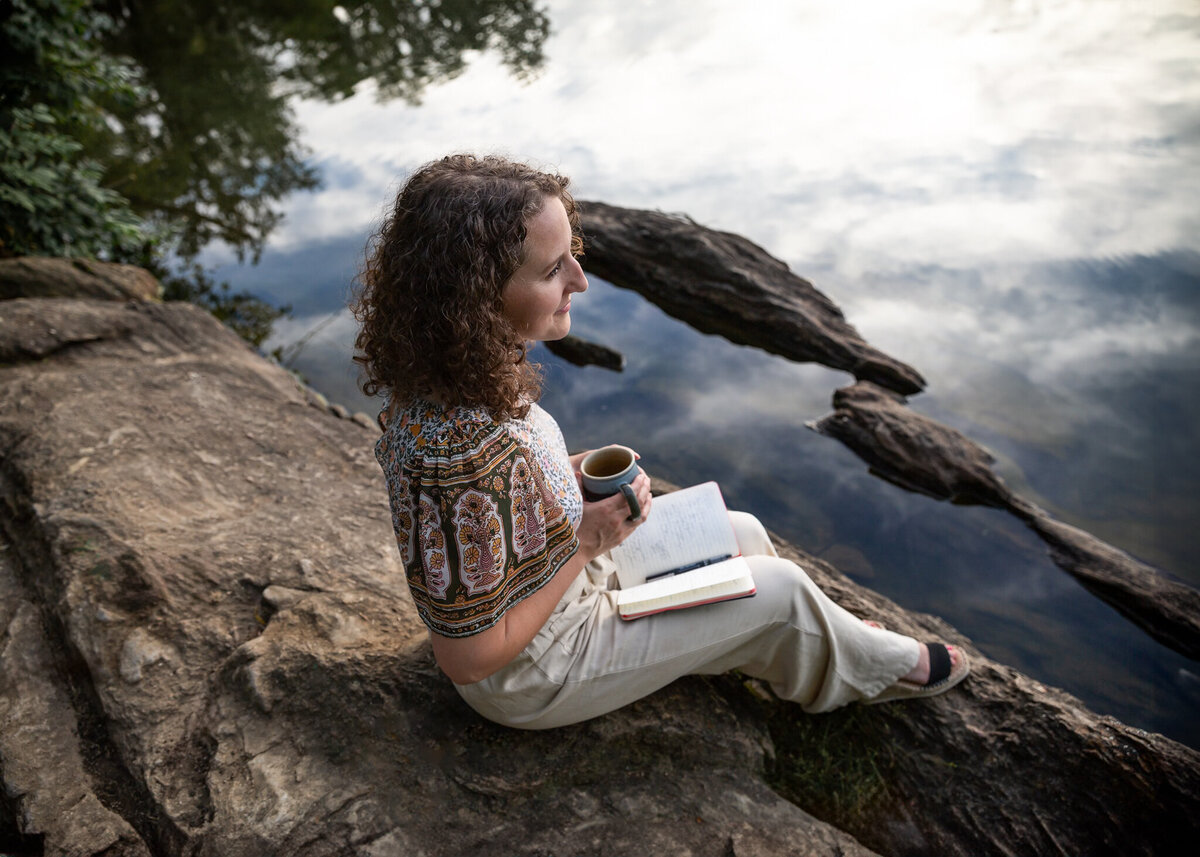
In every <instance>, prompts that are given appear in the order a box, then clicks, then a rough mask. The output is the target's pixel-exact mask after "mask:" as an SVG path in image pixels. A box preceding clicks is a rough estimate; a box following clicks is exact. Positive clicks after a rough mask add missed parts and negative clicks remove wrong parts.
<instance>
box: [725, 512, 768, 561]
mask: <svg viewBox="0 0 1200 857" xmlns="http://www.w3.org/2000/svg"><path fill="white" fill-rule="evenodd" d="M729 522H730V523H731V524H733V534H734V536H735V537H736V538H737V543H738V550H740V551H741V552H742V556H776V555H777V554H776V553H775V545H773V544H771V537H770V536H768V535H767V530H766V528H765V527H763V525H762V522H761V521H759V520H758V518H756V517H754V516H753V515H751V514H750V513H749V512H737V511H730V513H729Z"/></svg>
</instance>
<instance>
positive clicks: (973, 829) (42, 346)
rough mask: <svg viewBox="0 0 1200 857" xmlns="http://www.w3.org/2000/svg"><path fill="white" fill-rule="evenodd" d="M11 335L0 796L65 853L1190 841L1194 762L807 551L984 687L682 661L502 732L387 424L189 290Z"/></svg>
mask: <svg viewBox="0 0 1200 857" xmlns="http://www.w3.org/2000/svg"><path fill="white" fill-rule="evenodd" d="M51 329H53V330H54V331H55V332H54V333H53V334H51V333H48V331H49V330H51ZM0 353H2V354H3V355H4V357H3V358H2V360H0V456H2V458H0V491H2V492H3V499H4V502H3V503H0V526H2V531H3V533H4V536H5V538H6V539H7V540H8V544H7V545H6V546H5V547H6V548H7V549H6V550H5V551H4V552H3V557H4V560H5V561H3V562H0V580H2V582H0V587H2V588H0V594H2V595H3V596H4V597H3V601H2V604H3V607H2V608H0V619H2V620H3V625H2V626H0V640H2V643H0V645H2V646H3V648H2V650H0V651H2V654H0V665H2V671H0V681H2V682H3V683H2V684H0V718H3V720H2V723H3V725H4V732H3V735H4V739H3V740H2V741H0V772H2V775H3V777H4V786H5V788H4V791H3V794H4V795H5V796H4V797H3V798H0V801H3V803H4V809H5V812H3V813H0V819H3V818H6V817H7V818H13V819H15V820H16V823H17V825H18V826H19V827H20V829H21V832H23V833H26V834H43V835H44V836H45V838H46V842H47V843H51V842H71V843H72V845H71V847H73V848H76V850H75V851H64V852H62V853H78V854H101V853H105V854H113V853H120V854H144V853H151V854H154V855H163V857H171V855H182V854H187V855H197V856H198V857H199V856H200V855H211V857H218V855H219V857H241V855H247V857H248V855H254V857H261V855H270V854H279V855H309V857H317V855H350V854H354V855H392V854H406V855H407V854H411V855H421V854H429V855H436V854H483V853H493V854H558V855H577V854H605V855H621V854H638V855H641V854H645V853H670V854H684V853H687V854H694V855H728V854H734V855H752V854H753V855H774V854H780V855H782V854H801V855H804V854H812V855H817V854H821V855H825V854H830V855H832V854H851V855H853V854H868V853H872V851H873V852H877V853H886V854H930V853H942V854H982V853H1004V854H1031V853H1038V854H1081V853H1086V854H1110V853H1111V854H1146V855H1150V854H1168V853H1173V851H1174V850H1175V849H1176V848H1177V845H1178V843H1181V842H1187V841H1189V840H1191V839H1194V838H1195V836H1196V835H1197V833H1200V820H1198V819H1197V816H1196V813H1195V811H1194V810H1195V807H1196V805H1197V798H1198V796H1200V754H1198V753H1196V752H1195V751H1192V750H1190V749H1188V748H1186V747H1183V746H1181V745H1179V744H1176V743H1174V742H1172V741H1170V740H1168V739H1166V738H1164V737H1162V736H1159V735H1152V734H1146V733H1144V732H1141V731H1139V730H1136V729H1131V728H1129V727H1126V726H1124V725H1122V724H1120V723H1118V722H1116V721H1114V720H1112V719H1109V718H1104V717H1098V716H1096V715H1095V714H1093V713H1091V712H1089V711H1088V710H1087V709H1085V708H1084V707H1083V706H1082V704H1081V703H1079V702H1078V701H1077V700H1075V699H1073V698H1072V697H1070V696H1068V695H1066V694H1064V693H1062V692H1060V691H1056V690H1053V689H1050V688H1046V687H1043V686H1041V685H1039V684H1037V683H1036V682H1033V681H1031V680H1029V679H1028V678H1025V677H1023V676H1021V675H1019V674H1017V673H1015V672H1014V671H1013V670H1011V669H1008V668H1007V667H1004V666H1001V665H999V664H995V663H992V662H989V661H988V660H987V659H985V658H984V657H983V656H982V655H980V654H979V653H978V652H976V651H975V650H973V649H971V648H970V644H969V641H966V640H964V639H962V638H961V636H959V635H957V634H956V633H955V632H954V631H953V629H950V628H948V627H947V626H945V625H944V624H943V623H941V622H939V621H938V620H936V619H933V618H931V617H926V616H918V615H913V614H910V613H907V612H906V611H904V610H902V609H900V608H899V607H897V606H896V605H895V604H892V603H891V602H889V601H887V600H886V599H884V598H882V597H881V596H878V595H875V594H874V593H871V592H869V591H867V590H865V589H862V588H861V587H858V586H856V585H855V584H853V583H851V582H850V581H848V580H847V579H846V578H844V577H842V576H841V575H839V574H838V573H837V572H836V570H834V569H833V568H832V567H830V566H828V565H826V564H825V563H822V562H820V561H819V560H815V559H813V558H811V557H807V556H805V555H803V554H800V553H799V552H798V551H795V550H794V549H790V548H788V549H786V550H788V551H789V552H790V553H791V555H792V556H794V557H795V558H797V559H798V560H800V561H801V562H802V563H803V564H804V565H805V567H806V568H808V569H809V570H810V573H811V574H812V575H813V577H814V578H815V579H816V580H817V581H818V582H819V583H820V584H821V585H822V586H823V587H824V588H825V589H826V591H828V592H829V593H830V594H831V595H832V596H833V597H834V598H835V599H837V600H838V601H839V602H841V603H842V604H843V605H845V606H847V607H848V608H849V609H851V610H854V611H856V612H858V613H860V615H864V616H869V617H871V618H875V619H878V620H880V621H882V622H883V623H885V624H886V625H888V626H889V627H892V628H894V629H897V630H901V631H906V632H911V633H917V634H920V636H922V637H928V636H931V635H936V636H938V637H941V638H945V639H950V640H953V641H955V642H958V643H960V644H962V645H964V646H966V647H967V648H968V650H970V651H971V652H972V654H973V658H974V662H975V664H976V668H975V672H974V675H973V676H972V678H971V679H969V680H968V681H967V682H966V683H965V684H964V685H963V686H962V687H961V688H960V689H958V690H956V691H955V692H954V693H953V694H949V695H947V696H944V697H940V698H938V699H936V700H932V701H926V702H919V703H897V704H892V705H885V706H873V707H869V708H867V707H854V708H851V709H848V710H845V711H840V712H835V713H833V714H829V715H821V716H818V717H805V716H801V715H799V714H798V712H797V709H796V707H795V706H792V705H789V704H786V703H780V702H778V701H776V700H774V699H772V698H770V695H769V694H768V693H765V692H763V690H762V689H761V688H760V687H757V686H756V684H755V683H754V682H743V681H741V680H739V679H738V678H737V677H736V676H726V677H718V678H711V679H709V678H699V677H696V678H690V679H687V680H683V681H679V682H676V683H675V684H674V685H672V686H671V687H669V688H667V689H666V690H664V691H662V692H660V693H657V694H655V695H653V696H652V697H650V698H648V699H646V700H643V701H641V702H639V703H637V704H635V705H633V706H629V707H628V708H626V709H623V710H621V711H618V712H616V713H614V714H612V715H609V716H606V717H602V718H598V719H596V720H594V721H592V722H590V723H586V724H581V725H579V726H575V727H569V728H564V729H557V730H552V731H549V732H544V733H528V732H520V731H515V730H507V729H503V728H501V727H497V726H494V725H492V724H490V723H487V722H485V721H483V720H481V719H480V718H479V717H477V716H476V715H474V714H473V713H472V712H471V711H470V710H469V709H467V708H466V706H465V705H464V704H463V703H462V702H461V701H460V700H459V698H458V697H457V695H456V694H455V692H454V690H453V688H452V686H451V685H450V684H449V683H448V681H446V680H445V679H444V678H443V677H442V676H441V675H440V673H439V672H438V671H437V670H436V667H435V666H434V664H433V661H432V657H431V655H430V651H429V647H428V643H427V641H426V637H425V633H424V630H423V627H422V626H421V624H420V622H419V620H418V619H417V617H416V613H415V610H414V609H413V607H412V605H411V602H410V601H409V598H408V595H407V592H406V588H405V584H404V578H403V574H402V572H401V569H400V567H399V561H398V556H397V551H396V548H395V546H394V541H393V537H392V533H391V525H390V516H389V512H388V507H387V501H386V496H385V492H384V488H383V483H382V478H381V476H380V474H379V472H378V468H377V465H376V463H375V461H374V459H373V456H372V454H371V445H372V443H373V441H374V438H375V436H377V432H375V431H372V430H370V429H368V428H366V427H364V426H363V425H361V424H359V423H358V422H355V421H354V420H347V419H339V418H337V417H336V416H335V415H333V414H332V413H331V412H330V410H329V409H328V408H327V407H313V405H314V404H316V402H315V401H314V399H313V397H312V396H311V395H310V394H309V393H308V392H307V391H305V390H304V389H302V388H301V387H300V386H299V385H298V384H297V382H296V381H295V379H294V378H293V377H292V376H290V375H288V374H287V373H286V372H284V371H283V370H281V369H280V368H279V367H277V366H274V365H273V364H270V363H268V362H267V361H264V360H262V359H260V358H259V357H257V356H256V355H255V354H254V353H253V352H251V351H250V349H248V348H247V347H246V346H245V345H243V344H242V343H241V342H240V341H239V340H238V339H237V338H236V337H235V336H234V335H233V334H231V333H229V332H228V331H226V330H224V329H223V328H221V326H220V325H219V324H218V323H217V322H215V321H214V320H213V319H211V318H210V317H208V316H207V315H205V314H204V313H203V312H201V311H200V310H198V309H196V308H194V307H191V306H188V305H181V304H170V305H161V304H136V303H129V304H117V303H106V302H101V301H69V300H55V299H44V300H18V301H10V302H7V303H4V304H0ZM35 619H36V621H35ZM39 635H40V636H39ZM39 640H40V641H41V642H39ZM51 663H52V664H53V666H52V667H51V666H48V665H49V664H51ZM53 712H57V714H54V713H53ZM31 723H33V724H36V723H45V724H47V725H46V727H45V729H46V730H48V731H46V732H38V731H37V730H36V729H33V730H31V729H30V727H29V725H28V724H31ZM832 734H837V735H838V736H839V739H838V740H831V739H830V737H829V736H830V735H832ZM68 736H70V737H68ZM863 759H866V760H868V761H869V765H868V768H869V770H865V772H864V773H862V774H861V775H855V776H853V777H850V778H849V780H847V778H846V774H845V772H846V771H847V770H850V769H852V768H853V766H854V765H855V764H856V763H859V762H861V760H863ZM802 764H803V765H804V766H805V767H803V768H801V765H802ZM801 771H802V773H801ZM814 785H815V789H814ZM806 789H807V790H806ZM843 795H844V796H845V798H844V799H843V797H842V796H843ZM852 795H857V796H858V797H857V798H856V799H855V800H853V801H851V799H850V798H851V796H852ZM831 796H832V797H831ZM785 798H791V800H788V799H785ZM848 806H849V807H852V808H851V809H849V810H847V809H846V807H848ZM64 807H80V808H81V809H80V814H78V815H74V816H73V815H71V813H64V812H63V811H61V808H64ZM806 810H811V811H813V812H814V813H816V812H820V813H821V815H823V816H824V817H825V819H826V820H825V821H818V820H817V819H816V818H814V817H813V816H812V815H810V814H809V812H807V811H806ZM828 822H835V823H836V826H835V824H831V823H828ZM839 828H840V829H839ZM79 830H84V831H85V832H86V834H85V835H84V834H79V833H77V831H79ZM131 831H132V833H131ZM0 833H3V831H0ZM105 849H109V850H105ZM121 849H124V850H121ZM868 849H870V850H868ZM47 853H50V852H49V851H48V852H47Z"/></svg>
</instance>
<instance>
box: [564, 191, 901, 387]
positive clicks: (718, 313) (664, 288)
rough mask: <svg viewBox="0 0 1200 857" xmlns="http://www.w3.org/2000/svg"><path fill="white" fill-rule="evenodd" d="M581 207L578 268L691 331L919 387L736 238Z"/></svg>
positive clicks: (831, 308) (818, 297) (782, 269)
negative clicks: (640, 297)
mask: <svg viewBox="0 0 1200 857" xmlns="http://www.w3.org/2000/svg"><path fill="white" fill-rule="evenodd" d="M580 208H581V213H582V217H583V231H584V237H585V242H586V244H585V253H584V256H583V258H582V259H581V260H580V262H581V264H582V265H583V267H584V268H585V269H586V270H588V271H590V272H591V273H594V274H596V275H597V276H600V277H603V278H604V279H606V280H608V281H609V282H610V283H612V284H613V285H615V286H620V287H621V288H625V289H632V290H633V291H636V292H638V293H639V294H641V295H643V296H644V297H645V298H647V299H648V300H650V301H651V302H652V303H654V304H657V305H658V306H659V307H661V308H662V309H663V311H664V312H666V313H668V314H669V315H672V316H674V317H675V318H678V319H681V320H683V321H685V322H687V323H688V324H690V325H691V326H692V327H694V328H696V329H697V330H699V331H702V332H704V333H715V334H718V335H720V336H724V337H725V338H726V339H728V340H730V341H731V342H736V343H738V344H740V345H753V346H756V347H758V348H762V349H763V350H764V351H769V352H771V353H772V354H779V355H781V356H783V357H787V358H788V359H790V360H797V361H800V362H805V363H807V362H814V363H820V364H822V365H824V366H829V367H831V368H833V369H843V370H845V371H847V372H850V373H851V374H853V375H854V377H855V378H859V379H863V380H868V381H874V382H875V383H877V384H880V385H882V386H884V387H887V388H889V389H892V390H896V391H897V392H900V393H917V392H920V391H921V390H922V389H924V387H925V380H924V379H923V378H922V377H921V375H920V374H919V373H918V372H917V370H915V369H913V368H912V367H911V366H907V365H905V364H904V363H901V362H900V361H899V360H896V359H894V358H892V357H889V356H888V355H886V354H884V353H883V352H881V351H878V350H877V349H875V348H873V347H871V346H870V345H868V344H867V343H866V342H865V341H864V340H863V338H862V337H861V336H859V333H858V331H857V330H855V329H854V328H853V327H852V326H851V325H850V324H849V323H848V322H847V321H846V318H845V316H843V315H842V311H841V310H840V309H839V308H838V307H837V305H836V304H834V303H833V301H831V300H830V299H829V298H828V297H826V296H825V295H823V294H822V293H821V292H819V291H817V289H816V288H814V287H813V285H812V283H810V282H809V281H808V280H805V279H803V278H802V277H798V276H796V275H795V274H793V273H792V272H791V271H790V270H789V269H788V266H787V265H786V264H784V263H783V262H781V261H780V260H778V259H776V258H774V257H773V256H771V255H770V254H768V253H767V252H766V251H765V250H763V249H762V248H761V247H759V246H758V245H757V244H754V243H753V242H751V241H748V240H746V239H745V238H743V237H741V236H740V235H734V234H732V233H729V232H718V231H716V230H714V229H708V228H706V227H704V226H700V225H699V224H697V223H695V222H694V221H692V220H690V219H687V218H684V217H673V216H671V215H668V214H663V213H661V212H657V211H638V210H634V209H629V208H618V207H616V206H613V205H606V204H605V203H602V202H581V203H580Z"/></svg>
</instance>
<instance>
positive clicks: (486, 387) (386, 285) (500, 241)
mask: <svg viewBox="0 0 1200 857" xmlns="http://www.w3.org/2000/svg"><path fill="white" fill-rule="evenodd" d="M568 184H569V180H568V179H567V178H566V177H565V176H560V175H555V174H553V173H544V172H540V171H538V170H535V169H533V168H532V167H529V166H527V165H525V164H521V163H515V162H513V161H509V160H507V159H505V158H499V157H476V156H474V155H450V156H448V157H445V158H442V159H441V160H438V161H433V162H431V163H428V164H426V165H425V166H423V167H421V168H420V169H419V170H417V171H416V172H415V173H413V174H412V176H410V177H409V179H408V181H407V182H406V183H405V185H404V187H403V188H402V189H401V190H400V193H399V194H398V195H397V197H396V204H395V206H394V207H393V209H392V211H391V213H390V214H389V215H388V217H387V219H386V220H385V221H384V223H383V225H382V226H381V227H380V229H379V231H378V233H376V235H375V236H374V237H373V238H372V240H371V243H370V244H369V245H368V252H367V260H366V263H365V265H364V267H363V270H362V272H361V274H360V275H359V278H358V287H357V290H356V292H355V295H354V299H353V301H352V302H351V305H350V306H351V309H352V310H353V312H354V316H355V318H356V319H358V321H359V323H360V324H361V328H360V330H359V332H358V337H357V339H355V341H354V345H355V348H356V350H357V353H356V354H355V356H354V361H355V362H356V363H358V364H359V365H360V366H361V367H362V368H363V371H364V374H365V378H364V379H363V380H362V382H361V386H362V390H363V392H364V393H366V394H367V395H368V396H374V395H378V394H380V393H383V394H387V395H390V397H391V401H390V404H389V407H387V408H385V411H384V413H382V414H381V415H380V423H381V424H383V423H384V422H386V419H387V417H388V415H389V411H390V407H391V406H392V405H398V404H401V403H403V402H404V401H406V400H408V399H409V398H411V397H413V396H425V397H430V398H433V399H436V400H437V401H439V402H441V403H443V404H449V405H465V406H469V407H483V408H486V409H487V411H488V412H489V413H490V414H491V416H492V418H493V419H496V420H504V419H508V418H509V417H514V416H515V417H522V416H524V415H525V414H526V413H527V412H528V411H529V404H530V402H532V401H534V400H535V399H536V398H537V396H538V393H539V392H540V389H541V374H540V373H539V372H538V370H537V367H536V366H534V365H533V364H531V363H529V362H528V360H527V359H526V354H525V352H526V347H527V346H526V343H525V342H524V341H523V340H522V338H521V337H520V335H519V334H518V333H517V331H516V330H515V329H514V328H513V326H512V325H511V324H510V323H509V322H508V320H507V319H506V318H505V317H504V312H503V309H504V305H503V300H502V292H503V289H504V285H505V283H507V282H508V280H509V278H511V277H512V275H513V273H514V272H516V270H517V269H518V268H519V267H520V266H521V264H522V262H523V261H524V253H525V246H524V245H525V236H526V224H527V223H528V222H529V221H530V219H531V218H533V217H535V216H536V215H537V214H539V213H540V212H541V210H542V208H543V207H544V206H545V204H546V200H547V199H550V198H557V199H559V200H561V201H562V204H563V207H564V208H565V209H566V211H567V218H568V220H569V221H570V224H571V233H572V238H571V251H572V252H573V253H575V255H579V254H580V253H582V251H583V240H582V237H581V232H580V227H579V212H578V210H577V208H576V206H575V200H574V199H573V198H572V197H571V195H570V194H569V193H568V192H567V185H568Z"/></svg>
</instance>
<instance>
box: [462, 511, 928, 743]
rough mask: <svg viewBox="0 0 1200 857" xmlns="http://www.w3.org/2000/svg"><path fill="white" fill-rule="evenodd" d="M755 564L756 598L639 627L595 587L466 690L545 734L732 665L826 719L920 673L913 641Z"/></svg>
mask: <svg viewBox="0 0 1200 857" xmlns="http://www.w3.org/2000/svg"><path fill="white" fill-rule="evenodd" d="M742 523H743V524H745V523H746V522H744V521H743V522H742ZM748 529H750V530H753V528H752V527H750V528H748ZM758 529H760V530H761V526H759V528H758ZM762 540H765V541H766V544H767V546H769V544H770V542H769V540H766V539H765V534H763V537H762ZM748 542H749V539H748ZM747 546H749V544H747ZM760 546H761V545H760ZM772 552H773V549H772ZM747 562H749V563H750V566H751V571H752V573H753V575H754V580H755V585H756V586H757V589H758V592H757V594H756V595H755V596H754V597H752V598H745V599H740V600H737V601H727V602H722V603H719V604H711V605H705V606H702V607H693V608H689V609H685V610H675V611H668V612H666V613H660V614H656V615H653V616H647V617H645V618H642V619H637V620H634V621H632V622H627V621H624V620H622V619H621V618H620V617H619V615H618V614H617V610H616V595H615V593H613V592H609V591H606V590H602V589H590V590H588V591H586V592H584V593H582V594H581V595H580V596H579V599H578V602H577V603H575V604H573V605H571V606H568V608H567V609H566V610H564V611H563V614H562V616H561V617H556V618H555V619H552V620H551V622H550V623H549V624H548V626H547V629H544V630H545V631H546V634H547V636H546V637H545V638H544V639H542V640H540V641H539V640H538V639H537V638H535V641H534V643H533V644H531V646H530V648H529V649H527V650H526V652H523V653H522V654H521V655H520V656H518V658H517V660H516V661H514V662H513V663H512V664H510V665H509V666H507V667H505V668H504V669H503V670H501V671H500V672H499V673H497V674H496V675H494V676H492V677H489V678H488V679H485V680H484V681H482V682H478V683H476V684H475V685H469V686H466V687H462V688H460V692H461V693H462V694H463V697H464V698H465V699H466V700H467V701H468V702H469V703H470V704H471V705H472V706H473V707H474V708H476V710H478V711H479V712H480V713H482V714H483V715H484V716H486V717H489V718H491V719H493V720H497V721H498V722H501V723H506V724H508V725H512V726H520V727H524V728H531V729H539V728H549V727H553V726H561V725H565V724H568V723H575V722H578V721H581V720H586V719H588V718H591V717H595V716H597V715H600V714H604V713H606V712H608V711H612V710H614V709H616V708H619V707H621V706H623V705H627V704H629V703H631V702H633V701H635V700H637V699H641V698H642V697H644V696H647V695H649V694H651V693H653V692H654V691H656V690H658V689H659V688H661V687H664V686H665V685H667V684H669V683H670V682H672V681H674V680H675V679H676V678H679V677H680V676H683V675H688V674H717V673H722V672H726V671H728V670H731V669H735V668H736V669H740V670H742V671H743V672H745V673H747V674H748V675H752V676H755V677H758V678H762V679H764V680H766V681H768V682H770V683H771V685H772V687H773V689H774V690H775V692H776V693H777V694H778V695H779V696H781V697H783V698H785V699H790V700H793V701H795V702H797V703H799V704H800V705H802V706H803V707H804V708H805V710H807V711H812V712H818V711H828V710H830V709H833V708H837V707H839V706H841V705H845V704H847V703H849V702H853V701H856V700H860V699H864V698H869V697H871V696H874V695H876V694H878V693H879V692H880V691H882V690H883V689H884V688H886V687H888V686H889V685H891V684H893V683H894V682H895V681H896V679H898V678H899V677H901V676H903V675H905V674H906V673H907V672H908V671H909V670H911V669H912V668H913V666H914V664H916V662H917V659H918V655H919V645H918V644H917V642H916V641H915V640H912V639H911V638H909V637H904V636H901V635H899V634H895V633H892V632H890V631H885V630H881V629H876V628H871V627H869V626H867V625H865V624H863V623H862V622H861V621H859V620H858V619H857V618H855V617H854V616H852V615H851V614H850V613H848V612H846V611H845V610H843V609H842V608H841V607H839V606H838V605H836V604H834V603H833V602H832V601H830V600H829V598H828V597H826V596H825V594H824V593H822V592H821V591H820V590H819V589H818V588H817V586H816V585H815V584H814V583H813V582H812V581H811V580H810V579H809V577H808V575H807V574H805V573H804V571H803V569H801V568H800V567H799V566H797V565H796V564H795V563H792V562H789V561H787V560H784V559H779V558H778V557H774V556H771V555H769V554H766V555H762V554H760V555H751V556H748V557H747ZM572 611H574V612H575V618H572ZM556 622H557V623H558V624H557V625H556ZM539 636H542V635H539Z"/></svg>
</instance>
